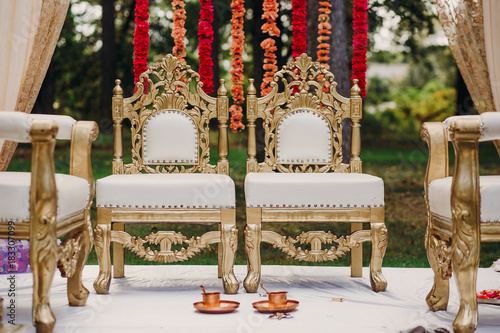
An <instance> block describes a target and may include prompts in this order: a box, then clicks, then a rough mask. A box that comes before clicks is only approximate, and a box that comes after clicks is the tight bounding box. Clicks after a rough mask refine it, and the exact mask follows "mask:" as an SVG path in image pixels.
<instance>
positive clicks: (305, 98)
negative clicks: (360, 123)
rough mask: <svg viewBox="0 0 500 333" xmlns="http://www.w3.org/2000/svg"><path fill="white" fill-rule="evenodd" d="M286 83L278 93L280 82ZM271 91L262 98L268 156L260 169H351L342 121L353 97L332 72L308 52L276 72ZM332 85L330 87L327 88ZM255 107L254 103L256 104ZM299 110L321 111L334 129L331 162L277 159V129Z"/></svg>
mask: <svg viewBox="0 0 500 333" xmlns="http://www.w3.org/2000/svg"><path fill="white" fill-rule="evenodd" d="M280 84H281V85H282V86H283V89H282V92H279V93H278V86H279V85H280ZM271 86H272V87H273V90H272V91H271V93H269V94H268V95H266V96H265V97H262V98H260V99H259V103H258V104H259V110H258V113H259V117H262V118H263V119H264V129H265V134H264V141H265V142H266V148H265V154H266V157H265V160H264V162H263V163H259V165H258V170H257V171H258V172H270V171H273V170H276V169H277V170H279V171H280V172H331V171H337V172H349V168H350V166H349V165H348V164H343V163H342V121H343V120H344V119H345V118H346V117H347V116H349V114H350V105H349V99H348V98H345V97H343V96H340V95H339V94H338V93H337V91H336V86H337V83H336V82H335V80H334V76H333V74H332V73H330V72H329V71H327V70H326V69H325V68H324V67H322V66H321V64H319V63H318V62H313V61H312V59H311V58H310V57H308V56H306V55H305V54H304V55H302V56H300V57H298V58H297V59H296V60H295V62H289V63H287V65H286V66H284V67H283V69H282V70H280V71H278V72H277V73H276V74H275V76H274V82H272V83H271ZM325 87H328V89H325ZM252 107H253V104H252ZM296 110H308V111H310V112H314V113H317V114H319V115H320V116H321V117H322V118H323V119H325V120H326V121H327V122H328V125H329V128H330V131H331V143H332V159H331V161H330V162H328V163H324V162H323V163H306V162H304V163H303V162H298V163H292V164H281V163H277V156H276V155H277V152H276V149H277V137H276V133H277V129H278V126H279V124H280V122H281V120H282V119H283V117H284V116H285V115H287V114H289V113H291V112H294V111H296Z"/></svg>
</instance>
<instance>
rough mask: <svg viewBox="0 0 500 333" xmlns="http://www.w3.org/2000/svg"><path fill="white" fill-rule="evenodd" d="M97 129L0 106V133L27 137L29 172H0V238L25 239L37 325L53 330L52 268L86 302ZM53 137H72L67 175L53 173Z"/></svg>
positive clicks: (73, 300) (75, 302)
mask: <svg viewBox="0 0 500 333" xmlns="http://www.w3.org/2000/svg"><path fill="white" fill-rule="evenodd" d="M97 134H98V128H97V124H96V123H95V122H92V121H75V120H74V119H73V118H71V117H69V116H54V115H30V114H26V113H24V112H12V111H0V138H2V139H6V140H10V141H16V142H31V148H32V152H31V172H14V171H5V172H0V238H1V239H5V240H7V244H8V249H9V251H12V252H15V246H16V245H15V242H14V240H29V246H30V248H29V256H30V266H31V271H32V272H33V305H32V317H33V325H34V326H35V327H36V331H37V332H52V330H53V328H54V325H55V322H56V319H55V317H54V314H53V313H52V310H51V307H50V303H49V289H50V285H51V283H52V279H53V277H54V273H55V270H56V267H57V268H59V270H60V271H61V275H62V276H64V277H67V278H68V283H67V289H68V301H69V305H72V306H83V305H85V303H86V301H87V297H88V294H89V292H88V290H87V289H86V288H85V287H84V286H83V284H82V270H83V267H84V265H85V263H86V262H87V256H88V254H89V252H90V249H91V247H92V239H93V237H92V227H91V223H90V206H91V203H92V200H93V197H94V180H93V177H92V168H91V164H90V150H91V145H92V142H93V141H94V140H95V139H96V137H97ZM56 138H57V139H61V140H71V150H70V160H69V174H56V173H55V172H54V149H55V141H56ZM64 235H67V238H66V239H65V240H64V242H62V244H61V245H58V244H57V238H58V237H61V236H64ZM6 260H8V258H6ZM11 271H12V272H13V273H14V272H15V264H14V263H9V265H8V270H7V273H9V272H11Z"/></svg>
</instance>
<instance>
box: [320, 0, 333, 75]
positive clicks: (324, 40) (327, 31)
mask: <svg viewBox="0 0 500 333" xmlns="http://www.w3.org/2000/svg"><path fill="white" fill-rule="evenodd" d="M319 4H320V6H321V7H320V8H319V12H320V14H319V17H318V21H319V24H318V35H319V37H318V53H317V54H318V61H319V62H320V63H321V64H322V65H323V66H325V68H326V69H330V65H329V64H328V60H330V57H329V54H330V43H329V41H330V35H331V34H332V32H331V29H332V25H331V24H330V22H329V21H330V14H331V13H332V11H331V10H330V8H331V7H332V4H331V3H330V0H324V1H320V2H319Z"/></svg>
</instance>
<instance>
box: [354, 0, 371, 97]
mask: <svg viewBox="0 0 500 333" xmlns="http://www.w3.org/2000/svg"><path fill="white" fill-rule="evenodd" d="M367 10H368V0H354V4H353V18H352V24H353V30H354V31H353V32H354V35H353V40H352V48H353V51H352V79H358V80H359V83H358V85H359V88H360V89H361V97H365V96H366V46H367V43H368V23H367V19H368V15H367V14H366V11H367Z"/></svg>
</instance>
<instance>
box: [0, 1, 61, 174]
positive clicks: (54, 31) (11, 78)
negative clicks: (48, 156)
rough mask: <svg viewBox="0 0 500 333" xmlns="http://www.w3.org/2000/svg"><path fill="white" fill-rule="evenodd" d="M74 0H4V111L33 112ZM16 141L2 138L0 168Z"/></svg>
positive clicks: (0, 78)
mask: <svg viewBox="0 0 500 333" xmlns="http://www.w3.org/2000/svg"><path fill="white" fill-rule="evenodd" d="M69 3H70V0H0V111H3V110H9V111H21V112H28V113H29V112H31V109H32V108H33V105H34V104H35V101H36V98H37V96H38V92H39V91H40V87H41V86H42V82H43V79H44V77H45V74H46V73H47V68H48V67H49V64H50V60H51V58H52V55H53V53H54V49H55V47H56V44H57V40H58V39H59V35H60V33H61V29H62V26H63V24H64V19H65V17H66V13H67V11H68V7H69ZM15 148H16V144H15V143H13V142H10V141H6V142H0V171H3V170H5V169H6V168H7V166H8V164H9V162H10V159H11V158H12V155H13V153H14V150H15Z"/></svg>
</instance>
